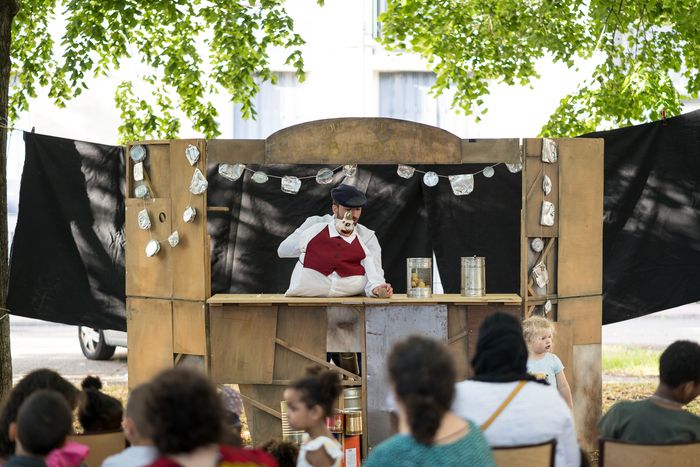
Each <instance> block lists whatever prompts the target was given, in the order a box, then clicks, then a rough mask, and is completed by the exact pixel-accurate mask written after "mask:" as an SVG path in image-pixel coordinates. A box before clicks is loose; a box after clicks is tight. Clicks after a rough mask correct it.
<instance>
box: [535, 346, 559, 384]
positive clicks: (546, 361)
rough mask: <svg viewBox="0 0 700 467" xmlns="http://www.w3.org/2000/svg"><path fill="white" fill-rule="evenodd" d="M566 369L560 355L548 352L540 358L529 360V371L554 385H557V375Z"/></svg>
mask: <svg viewBox="0 0 700 467" xmlns="http://www.w3.org/2000/svg"><path fill="white" fill-rule="evenodd" d="M563 369H564V365H562V363H561V360H559V357H557V356H556V355H554V354H553V353H552V352H547V353H546V354H544V357H542V358H540V359H539V360H533V359H531V358H530V359H528V360H527V372H528V373H530V374H531V375H533V376H534V377H536V378H537V379H544V380H545V381H547V382H548V383H549V384H551V385H552V386H553V387H555V388H556V387H557V375H558V374H559V373H561V371H562V370H563Z"/></svg>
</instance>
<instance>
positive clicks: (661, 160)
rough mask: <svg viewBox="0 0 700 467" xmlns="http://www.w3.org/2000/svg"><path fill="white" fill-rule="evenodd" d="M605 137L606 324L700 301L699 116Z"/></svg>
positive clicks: (601, 135) (599, 135) (597, 135)
mask: <svg viewBox="0 0 700 467" xmlns="http://www.w3.org/2000/svg"><path fill="white" fill-rule="evenodd" d="M585 137H590V138H603V139H604V140H605V208H604V209H605V217H604V227H603V294H604V295H603V322H604V323H614V322H616V321H621V320H625V319H631V318H635V317H638V316H643V315H647V314H649V313H654V312H656V311H660V310H664V309H668V308H673V307H676V306H680V305H684V304H687V303H692V302H695V301H698V300H700V111H696V112H692V113H689V114H685V115H681V116H678V117H674V118H669V119H667V120H665V121H660V122H653V123H647V124H644V125H638V126H633V127H629V128H621V129H618V130H613V131H604V132H598V133H591V134H588V135H585Z"/></svg>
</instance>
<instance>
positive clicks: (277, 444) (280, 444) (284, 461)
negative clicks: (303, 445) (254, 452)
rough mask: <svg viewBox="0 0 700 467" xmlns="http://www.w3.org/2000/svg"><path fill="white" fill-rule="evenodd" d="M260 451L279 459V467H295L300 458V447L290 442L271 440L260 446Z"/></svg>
mask: <svg viewBox="0 0 700 467" xmlns="http://www.w3.org/2000/svg"><path fill="white" fill-rule="evenodd" d="M260 449H262V450H263V451H265V452H266V453H268V454H270V455H271V456H272V457H274V458H275V459H277V465H278V466H279V467H294V466H295V465H297V458H298V457H299V446H297V445H296V444H294V443H292V442H290V441H279V440H276V439H271V440H268V441H266V442H265V443H263V444H262V446H260Z"/></svg>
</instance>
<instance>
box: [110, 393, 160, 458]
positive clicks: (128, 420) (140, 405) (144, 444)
mask: <svg viewBox="0 0 700 467" xmlns="http://www.w3.org/2000/svg"><path fill="white" fill-rule="evenodd" d="M147 394H148V385H147V384H142V385H140V386H137V387H136V388H135V389H134V390H133V391H131V394H130V395H129V401H128V402H127V403H126V412H125V413H124V420H122V427H123V428H124V436H125V437H126V440H127V441H128V442H129V444H130V446H129V447H128V448H127V449H125V450H124V451H122V452H120V453H119V454H115V455H113V456H110V457H108V458H107V459H105V461H104V462H103V463H102V467H143V466H146V465H148V464H150V463H151V462H153V461H154V460H156V459H157V458H158V450H157V449H156V447H155V446H154V445H153V440H152V439H151V429H150V425H149V424H148V419H147V418H146V413H145V405H146V396H147Z"/></svg>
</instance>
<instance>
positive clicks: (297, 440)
mask: <svg viewBox="0 0 700 467" xmlns="http://www.w3.org/2000/svg"><path fill="white" fill-rule="evenodd" d="M280 412H281V413H282V439H283V440H284V441H289V442H290V443H294V444H296V445H297V446H301V443H302V440H303V437H304V432H303V431H301V430H294V429H292V427H290V426H289V420H288V419H287V401H280Z"/></svg>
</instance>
